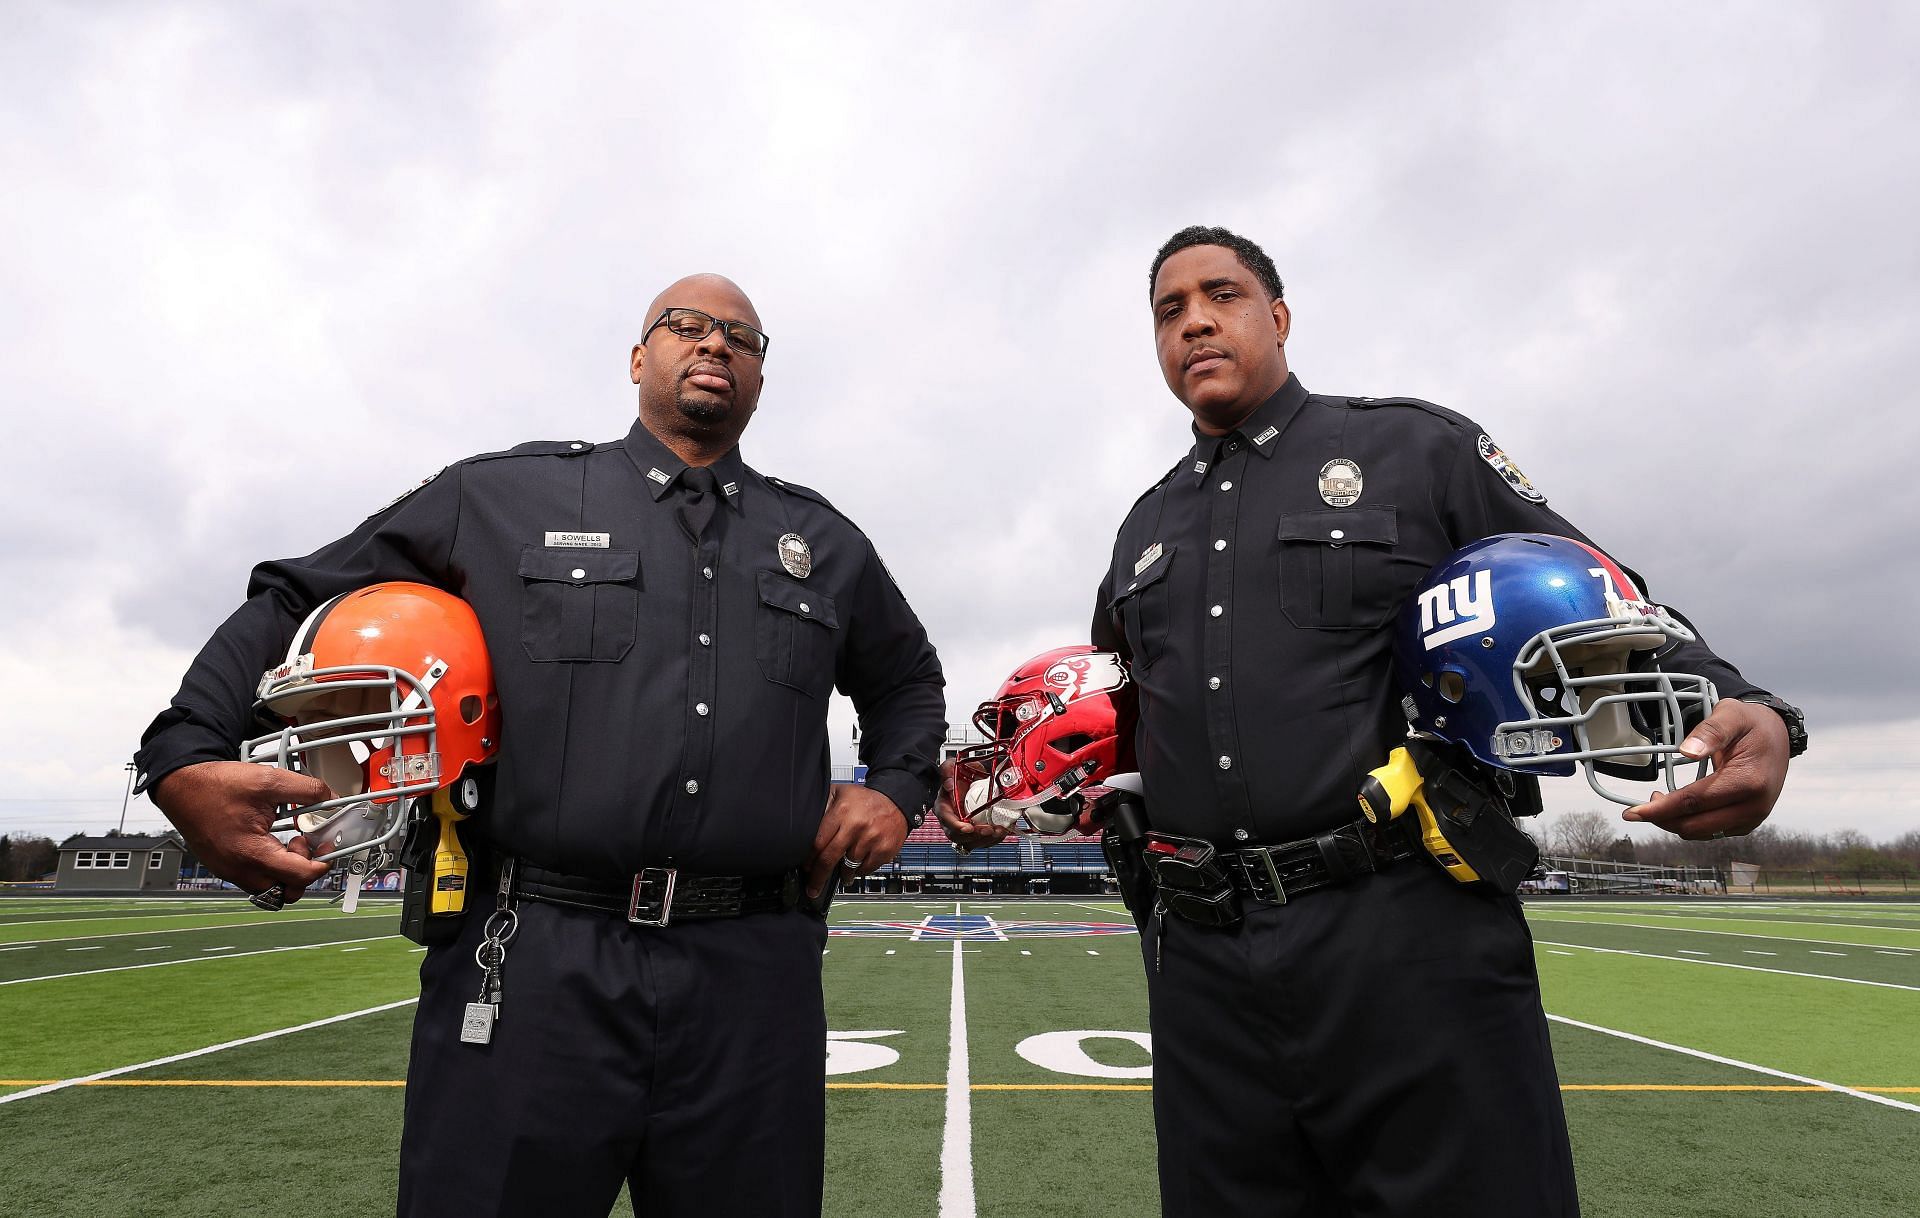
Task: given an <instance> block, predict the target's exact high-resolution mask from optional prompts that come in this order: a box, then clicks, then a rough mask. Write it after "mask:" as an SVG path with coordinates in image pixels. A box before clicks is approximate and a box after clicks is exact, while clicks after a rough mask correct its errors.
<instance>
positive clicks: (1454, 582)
mask: <svg viewBox="0 0 1920 1218" xmlns="http://www.w3.org/2000/svg"><path fill="white" fill-rule="evenodd" d="M1493 623H1494V612H1493V572H1491V571H1475V572H1473V573H1472V574H1471V575H1456V576H1454V577H1453V578H1452V579H1450V580H1448V581H1447V582H1446V583H1444V584H1436V585H1434V586H1433V587H1431V588H1428V589H1427V590H1426V591H1425V592H1422V593H1421V594H1420V642H1421V644H1422V645H1423V646H1424V647H1425V648H1426V650H1428V651H1432V650H1433V649H1434V648H1436V647H1438V646H1440V645H1441V644H1443V643H1451V642H1453V641H1454V640H1455V639H1463V638H1465V637H1467V636H1468V635H1470V634H1474V633H1476V632H1478V631H1482V630H1490V629H1492V627H1493Z"/></svg>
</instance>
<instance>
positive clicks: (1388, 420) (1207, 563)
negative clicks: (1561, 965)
mask: <svg viewBox="0 0 1920 1218" xmlns="http://www.w3.org/2000/svg"><path fill="white" fill-rule="evenodd" d="M1150 282H1151V295H1150V298H1149V299H1150V301H1151V305H1152V318H1153V332H1154V337H1155V343H1156V346H1157V348H1158V353H1159V360H1160V367H1161V371H1162V373H1163V374H1164V376H1165V378H1166V381H1167V385H1168V387H1169V388H1171V389H1172V390H1173V393H1174V395H1175V396H1176V397H1178V398H1179V399H1180V400H1181V402H1182V403H1184V404H1185V405H1186V407H1187V409H1188V410H1189V411H1190V412H1191V413H1192V415H1193V434H1194V443H1193V447H1192V449H1191V450H1190V451H1189V452H1188V453H1187V454H1186V456H1184V457H1183V458H1182V459H1181V460H1180V462H1179V463H1178V464H1176V465H1175V466H1174V467H1173V469H1172V470H1171V471H1169V472H1168V473H1167V475H1166V476H1165V477H1163V478H1161V479H1160V481H1159V482H1158V483H1156V484H1155V485H1154V486H1153V487H1152V488H1151V489H1149V490H1148V491H1147V492H1146V494H1144V495H1143V496H1142V497H1141V498H1140V500H1139V501H1138V502H1137V503H1135V504H1134V506H1133V509H1132V511H1130V512H1129V513H1128V515H1127V518H1126V521H1125V523H1124V524H1122V525H1121V527H1120V532H1119V536H1118V539H1117V541H1116V544H1115V546H1114V549H1113V556H1112V563H1111V568H1110V570H1109V572H1108V574H1107V576H1106V579H1105V581H1104V582H1103V583H1102V585H1101V588H1100V592H1099V598H1098V601H1097V605H1096V609H1095V613H1094V620H1093V633H1092V638H1093V643H1094V645H1095V646H1096V647H1102V648H1110V649H1113V650H1117V651H1119V652H1120V653H1121V654H1122V655H1123V656H1124V657H1125V658H1126V659H1127V661H1128V664H1129V669H1130V673H1131V677H1132V688H1133V690H1134V691H1135V693H1136V695H1137V719H1136V723H1135V725H1134V729H1133V741H1134V746H1135V753H1136V757H1137V762H1138V766H1139V770H1140V772H1141V777H1142V780H1143V782H1144V786H1145V794H1146V815H1147V818H1148V820H1149V821H1150V822H1151V825H1152V827H1153V829H1155V830H1157V831H1163V832H1166V833H1171V834H1176V835H1181V836H1183V837H1189V838H1197V839H1205V840H1206V841H1207V842H1208V843H1210V844H1211V845H1212V846H1213V847H1215V848H1216V849H1218V850H1219V851H1221V852H1222V853H1223V854H1225V853H1228V852H1233V851H1237V850H1241V849H1244V848H1247V847H1255V846H1275V847H1281V848H1282V849H1280V850H1276V851H1273V852H1271V853H1270V854H1269V855H1268V856H1267V857H1270V858H1271V857H1286V858H1289V859H1296V860H1300V862H1299V863H1298V866H1297V867H1296V868H1295V869H1294V870H1293V871H1291V872H1290V873H1289V875H1288V876H1287V877H1286V879H1285V884H1284V888H1285V889H1286V890H1287V893H1285V894H1280V895H1279V896H1278V899H1276V894H1275V893H1274V892H1273V891H1272V889H1271V883H1268V884H1267V885H1266V886H1265V887H1261V886H1260V883H1259V880H1258V877H1256V876H1254V875H1253V874H1252V872H1253V869H1252V868H1248V869H1245V870H1243V871H1238V872H1234V873H1233V874H1234V880H1235V884H1236V886H1237V887H1238V888H1239V889H1240V896H1239V902H1240V903H1239V906H1238V907H1239V908H1241V909H1243V910H1244V915H1243V916H1242V917H1240V919H1239V920H1238V921H1237V922H1236V923H1234V924H1232V925H1208V924H1203V923H1201V922H1199V921H1190V920H1183V917H1182V915H1181V914H1180V913H1179V912H1178V909H1179V907H1180V903H1176V904H1175V905H1174V906H1173V907H1169V906H1168V905H1167V904H1166V903H1165V902H1164V901H1163V902H1162V904H1161V905H1160V907H1159V908H1158V909H1156V911H1155V912H1154V913H1153V914H1152V916H1151V917H1150V918H1144V917H1143V923H1144V924H1143V936H1142V946H1143V952H1144V956H1145V960H1146V964H1147V977H1148V995H1149V1002H1150V1006H1151V1014H1152V1028H1153V1042H1154V1045H1153V1047H1154V1115H1155V1124H1156V1128H1157V1130H1158V1135H1159V1162H1160V1186H1161V1202H1162V1207H1163V1211H1164V1212H1165V1213H1166V1214H1167V1215H1169V1216H1173V1215H1209V1216H1211V1215H1218V1214H1248V1215H1251V1214H1262V1215H1274V1216H1276V1218H1277V1216H1279V1215H1302V1216H1306V1215H1312V1216H1320V1215H1328V1216H1333V1215H1361V1214H1367V1215H1387V1214H1391V1215H1407V1216H1414V1215H1418V1216H1421V1218H1426V1216H1430V1215H1440V1214H1473V1215H1477V1216H1482V1218H1485V1216H1495V1215H1508V1214H1510V1215H1515V1216H1516V1218H1520V1216H1525V1218H1548V1216H1551V1215H1569V1214H1574V1213H1577V1210H1578V1200H1577V1197H1576V1195H1575V1191H1574V1180H1573V1166H1572V1157H1571V1153H1570V1150H1569V1146H1568V1141H1567V1132H1566V1123H1565V1117H1564V1114H1563V1112H1562V1109H1561V1103H1560V1095H1559V1089H1558V1084H1557V1080H1556V1077H1555V1073H1554V1066H1553V1058H1552V1051H1551V1044H1550V1042H1549V1038H1548V1034H1547V1023H1546V1020H1545V1017H1544V1015H1543V1013H1542V1010H1541V1005H1540V993H1539V984H1538V979H1537V977H1536V974H1535V970H1534V959H1533V951H1532V943H1531V939H1530V937H1529V935H1528V932H1527V928H1526V924H1525V921H1524V919H1523V917H1522V914H1521V910H1520V906H1519V902H1518V901H1517V900H1516V899H1514V898H1513V897H1511V896H1505V895H1500V894H1498V893H1495V892H1490V891H1487V890H1486V889H1485V888H1484V887H1482V886H1468V885H1463V884H1460V883H1456V882H1455V881H1454V880H1452V879H1450V878H1449V877H1448V875H1447V874H1446V873H1445V872H1444V871H1442V870H1441V868H1440V867H1438V866H1435V865H1433V864H1431V863H1430V862H1429V861H1428V860H1426V859H1424V858H1416V857H1414V852H1415V851H1416V850H1417V849H1418V845H1417V843H1415V844H1412V845H1409V843H1408V842H1407V841H1406V839H1405V837H1404V835H1402V834H1400V833H1399V832H1397V831H1396V832H1395V833H1390V834H1382V835H1378V836H1375V835H1373V834H1371V833H1368V832H1367V830H1365V829H1364V828H1363V827H1361V826H1356V825H1355V824H1354V822H1356V820H1357V819H1358V810H1357V805H1356V793H1357V792H1358V791H1359V790H1360V787H1361V784H1362V781H1363V780H1364V779H1366V777H1367V775H1368V773H1369V771H1370V770H1372V769H1373V768H1375V767H1378V766H1381V765H1382V764H1383V763H1385V762H1386V761H1387V760H1388V755H1389V753H1390V751H1391V750H1393V749H1394V747H1395V746H1396V745H1398V744H1400V743H1401V742H1402V740H1403V739H1404V738H1405V736H1406V732H1407V722H1406V719H1405V718H1404V717H1403V715H1402V713H1401V708H1400V694H1399V691H1397V690H1396V689H1395V688H1394V685H1393V679H1392V673H1391V654H1392V643H1393V626H1394V621H1395V617H1396V615H1397V613H1398V611H1399V610H1400V608H1401V606H1402V605H1403V604H1405V603H1406V601H1407V600H1408V598H1409V597H1410V595H1411V593H1412V592H1413V590H1414V588H1415V587H1416V585H1417V584H1418V583H1419V582H1420V580H1421V579H1422V577H1423V576H1425V574H1426V573H1427V572H1428V570H1429V569H1430V568H1431V567H1433V566H1434V564H1435V563H1437V562H1438V561H1440V560H1441V559H1443V558H1445V557H1446V556H1447V555H1448V554H1450V553H1451V552H1452V551H1454V550H1455V549H1457V548H1458V547H1460V546H1462V545H1465V544H1466V543H1468V542H1470V541H1474V540H1476V539H1478V538H1481V537H1485V536H1488V535H1491V534H1495V533H1502V532H1538V533H1555V534H1561V535H1565V536H1570V537H1575V538H1579V537H1580V536H1581V535H1580V534H1579V533H1578V532H1577V531H1575V530H1574V528H1573V526H1571V525H1570V524H1568V523H1567V522H1566V521H1565V520H1564V519H1562V518H1561V517H1560V516H1559V515H1558V514H1557V513H1555V512H1554V511H1552V510H1551V509H1550V508H1548V507H1547V505H1546V500H1545V498H1544V497H1543V496H1542V495H1541V494H1540V492H1539V491H1537V490H1536V489H1535V488H1534V487H1533V485H1532V484H1531V483H1530V482H1529V481H1528V480H1527V479H1526V477H1525V476H1524V475H1523V474H1522V473H1521V472H1520V470H1519V468H1518V467H1517V466H1516V465H1515V464H1514V463H1513V461H1512V459H1511V458H1509V457H1508V456H1507V455H1506V454H1505V453H1504V452H1502V451H1501V449H1500V448H1499V447H1498V446H1497V445H1495V444H1494V443H1493V442H1492V440H1491V439H1490V438H1489V437H1488V436H1487V435H1486V434H1485V433H1484V432H1482V431H1481V430H1480V429H1479V428H1478V427H1477V426H1475V425H1474V424H1473V423H1472V422H1470V421H1469V420H1467V419H1465V418H1463V417H1461V416H1460V415H1458V414H1455V413H1453V412H1452V411H1449V410H1445V409H1442V408H1441V407H1438V406H1434V405H1432V404H1430V403H1427V402H1422V401H1417V400H1414V399H1410V398H1388V399H1369V398H1343V397H1325V396H1321V395H1317V394H1311V393H1309V392H1307V390H1306V389H1305V388H1304V387H1303V386H1302V385H1301V384H1300V382H1299V381H1298V380H1297V379H1296V378H1294V377H1293V376H1292V374H1291V373H1290V372H1289V370H1288V367H1287V358H1286V341H1287V333H1288V327H1289V324H1290V322H1291V314H1290V313H1289V310H1288V307H1287V305H1286V304H1285V303H1284V302H1283V300H1282V298H1281V297H1282V285H1281V283H1280V278H1279V275H1278V273H1277V272H1276V270H1275V269H1274V266H1273V263H1272V261H1271V259H1269V258H1268V257H1267V255H1266V254H1265V253H1264V252H1263V251H1261V249H1260V248H1259V247H1258V246H1257V245H1255V244H1254V243H1253V242H1251V241H1248V240H1246V239H1245V238H1242V237H1240V236H1238V235H1236V234H1233V233H1230V232H1228V231H1226V230H1225V229H1219V228H1201V227H1194V228H1188V229H1186V230H1183V231H1182V232H1180V233H1178V234H1176V235H1175V236H1174V237H1173V238H1172V239H1171V240H1169V241H1168V242H1167V243H1166V245H1165V246H1164V247H1163V248H1162V249H1161V250H1160V252H1159V254H1158V256H1157V257H1156V258H1155V259H1154V261H1153V266H1152V270H1151V272H1150ZM1661 662H1662V665H1663V667H1667V668H1673V669H1677V670H1681V671H1688V672H1693V673H1697V674H1700V675H1704V676H1707V677H1709V678H1711V680H1712V681H1713V682H1714V683H1715V684H1716V686H1717V687H1718V689H1719V693H1720V695H1721V697H1722V698H1723V699H1724V700H1723V701H1721V702H1720V703H1719V705H1718V706H1717V708H1716V709H1715V710H1714V711H1713V713H1712V714H1711V715H1710V716H1709V717H1707V718H1705V719H1704V720H1703V721H1702V722H1700V723H1699V724H1697V725H1696V726H1694V728H1693V730H1692V732H1691V733H1690V734H1689V738H1688V740H1687V743H1686V746H1685V747H1686V750H1687V751H1688V752H1689V753H1690V754H1691V755H1692V756H1696V757H1701V756H1710V757H1711V758H1712V759H1713V762H1714V773H1713V774H1712V775H1711V776H1709V777H1707V778H1705V779H1702V780H1700V781H1697V782H1694V783H1692V784H1691V785H1688V786H1685V787H1682V788H1681V789H1680V790H1678V791H1675V792H1671V793H1663V794H1661V795H1660V796H1659V797H1657V798H1655V799H1654V800H1653V801H1652V802H1650V803H1648V804H1646V805H1643V806H1641V807H1639V808H1636V809H1634V810H1632V811H1630V812H1629V813H1628V814H1627V815H1628V817H1629V819H1633V820H1642V821H1646V822H1649V823H1652V824H1656V825H1659V826H1661V827H1662V828H1664V829H1668V830H1670V831H1672V832H1674V833H1677V834H1679V835H1681V836H1683V837H1687V838H1702V837H1713V836H1722V835H1724V834H1728V833H1746V832H1748V831H1750V830H1752V829H1753V828H1754V827H1755V826H1756V825H1758V824H1759V823H1760V822H1761V820H1763V819H1764V818H1765V817H1766V815H1767V813H1768V812H1769V811H1770V810H1771V809H1772V807H1773V804H1774V801H1775V800H1776V799H1777V798H1778V796H1779V794H1780V789H1781V785H1782V783H1783V782H1784V780H1785V775H1786V768H1787V759H1788V755H1789V748H1790V745H1789V728H1790V727H1791V728H1792V729H1793V731H1794V733H1795V736H1794V740H1793V749H1794V751H1796V752H1797V751H1798V749H1799V748H1801V747H1804V740H1805V737H1804V729H1803V728H1802V726H1801V724H1800V722H1799V715H1798V712H1797V711H1794V710H1793V709H1792V708H1791V707H1788V706H1786V704H1785V703H1782V702H1779V701H1778V700H1777V699H1773V698H1771V696H1770V695H1767V694H1765V693H1764V692H1763V691H1761V690H1760V689H1758V688H1757V687H1756V686H1754V685H1753V683H1752V682H1750V681H1748V680H1746V679H1745V678H1744V677H1742V676H1741V675H1740V673H1739V672H1738V671H1737V670H1736V669H1734V668H1733V667H1732V666H1731V665H1729V664H1727V663H1726V662H1724V661H1723V660H1720V659H1719V658H1717V657H1716V656H1714V655H1713V654H1712V653H1711V652H1710V651H1708V650H1707V649H1706V647H1705V646H1704V645H1703V644H1699V643H1692V644H1687V645H1685V646H1683V647H1681V648H1680V649H1679V651H1677V652H1675V653H1673V654H1671V655H1668V656H1665V657H1663V658H1662V661H1661ZM1742 699H1759V700H1762V703H1763V704H1757V703H1756V702H1754V701H1743V700H1742ZM941 818H942V820H943V821H944V822H945V823H946V825H947V828H948V831H949V833H950V835H952V836H954V837H955V838H956V840H959V841H961V842H962V843H964V844H968V845H980V844H985V843H987V842H990V841H993V840H997V839H998V838H999V837H1000V836H1001V835H1003V834H1004V833H1005V830H1001V829H992V828H982V827H976V826H973V825H971V824H970V823H969V822H967V821H966V820H965V819H964V818H963V817H962V816H961V815H960V814H959V813H958V812H957V811H955V810H954V809H953V808H952V806H951V800H950V799H948V798H945V797H944V796H943V799H942V801H941ZM1362 835H1365V836H1366V838H1367V841H1368V842H1369V843H1372V844H1370V845H1363V844H1362V843H1361V840H1360V839H1361V837H1362ZM1396 859H1397V860H1399V861H1395V860H1396ZM1188 904H1189V905H1191V903H1188ZM1142 914H1144V911H1141V912H1140V913H1138V914H1137V915H1136V916H1141V915H1142Z"/></svg>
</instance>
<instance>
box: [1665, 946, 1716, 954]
mask: <svg viewBox="0 0 1920 1218" xmlns="http://www.w3.org/2000/svg"><path fill="white" fill-rule="evenodd" d="M1674 950H1675V951H1677V952H1679V953H1680V954H1681V955H1683V956H1711V955H1712V954H1713V953H1712V952H1703V951H1696V950H1695V949H1693V948H1691V947H1678V948H1675V949H1674Z"/></svg>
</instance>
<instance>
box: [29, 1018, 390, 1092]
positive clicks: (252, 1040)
mask: <svg viewBox="0 0 1920 1218" xmlns="http://www.w3.org/2000/svg"><path fill="white" fill-rule="evenodd" d="M419 1001H420V999H419V998H417V997H415V998H402V999H401V1000H400V1001H398V1002H383V1003H381V1004H380V1005H379V1006H377V1007H366V1008H364V1009H362V1010H358V1011H348V1012H347V1013H346V1014H344V1015H329V1016H327V1017H326V1018H325V1019H315V1020H312V1021H310V1022H308V1023H302V1024H295V1025H294V1026H293V1027H291V1028H276V1029H275V1030H273V1031H271V1032H261V1033H258V1034H256V1035H253V1036H243V1037H241V1038H240V1039H239V1040H228V1041H222V1042H221V1043H219V1044H217V1045H208V1046H207V1047H206V1048H204V1049H189V1050H188V1051H187V1052H185V1053H174V1054H171V1055H169V1056H167V1057H156V1058H154V1059H153V1060H152V1061H147V1062H135V1063H134V1064H133V1065H131V1066H115V1067H114V1068H113V1069H111V1070H101V1071H99V1072H98V1073H95V1074H83V1075H81V1076H79V1077H78V1078H63V1079H61V1080H60V1081H59V1082H57V1083H42V1084H41V1085H40V1086H38V1087H29V1088H27V1089H26V1090H25V1091H15V1092H13V1093H12V1094H10V1095H0V1104H11V1103H13V1102H14V1101H15V1100H26V1099H32V1098H33V1097H34V1096H36V1095H48V1094H51V1093H52V1092H55V1091H65V1090H66V1089H67V1088H69V1087H78V1086H79V1085H80V1084H82V1083H97V1082H99V1081H100V1080H101V1079H108V1078H118V1077H119V1076H120V1075H122V1074H133V1073H135V1072H136V1071H140V1070H153V1069H156V1068H158V1067H160V1066H171V1065H173V1064H174V1063H175V1062H183V1061H188V1060H190V1059H192V1058H196V1057H205V1056H207V1055H208V1054H209V1053H222V1052H225V1051H226V1050H228V1049H238V1048H240V1047H241V1046H243V1045H257V1044H259V1043H260V1042H261V1041H263V1040H274V1039H276V1038H278V1037H281V1036H291V1035H293V1034H294V1033H295V1032H309V1031H312V1030H313V1029H314V1028H324V1027H326V1026H328V1025H329V1024H336V1023H345V1022H346V1021H347V1020H349V1019H358V1018H360V1017H361V1016H362V1015H378V1014H380V1013H381V1012H383V1011H397V1010H399V1009H400V1008H401V1007H408V1006H412V1005H413V1004H414V1003H416V1002H419Z"/></svg>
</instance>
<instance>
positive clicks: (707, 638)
mask: <svg viewBox="0 0 1920 1218" xmlns="http://www.w3.org/2000/svg"><path fill="white" fill-rule="evenodd" d="M700 645H701V646H702V647H711V646H713V636H712V635H710V634H703V635H701V636H700Z"/></svg>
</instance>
